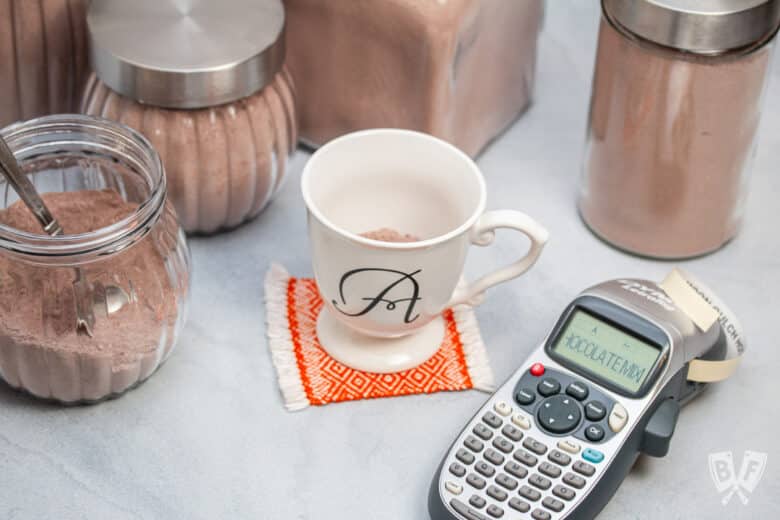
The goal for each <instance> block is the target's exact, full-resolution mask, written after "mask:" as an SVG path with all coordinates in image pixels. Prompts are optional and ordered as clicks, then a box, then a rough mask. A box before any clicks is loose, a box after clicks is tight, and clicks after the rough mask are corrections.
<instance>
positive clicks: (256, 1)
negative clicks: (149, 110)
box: [87, 0, 285, 108]
mask: <svg viewBox="0 0 780 520" xmlns="http://www.w3.org/2000/svg"><path fill="white" fill-rule="evenodd" d="M284 21H285V17H284V7H283V5H282V3H281V0H100V1H99V2H91V4H90V7H89V11H88V15H87V24H88V28H89V36H90V40H91V48H92V50H91V53H92V65H93V67H94V69H95V72H96V74H97V76H98V77H99V78H100V79H101V80H102V81H103V82H104V83H105V84H106V85H108V86H109V87H110V88H111V89H113V90H115V91H116V92H118V93H120V94H123V95H125V96H128V97H131V98H133V99H135V100H137V101H140V102H142V103H147V104H150V105H157V106H161V107H167V108H201V107H207V106H215V105H220V104H223V103H229V102H231V101H235V100H237V99H241V98H244V97H247V96H249V95H251V94H254V93H255V92H257V91H259V90H261V89H262V88H263V87H265V86H266V85H267V84H268V83H270V82H271V81H272V80H273V77H274V75H275V74H276V73H277V72H278V71H279V70H280V69H281V67H282V64H283V62H284Z"/></svg>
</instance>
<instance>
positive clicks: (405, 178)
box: [301, 129, 548, 338]
mask: <svg viewBox="0 0 780 520" xmlns="http://www.w3.org/2000/svg"><path fill="white" fill-rule="evenodd" d="M301 187H302V191H303V198H304V200H305V202H306V207H307V209H308V226H309V239H310V241H311V248H312V263H313V267H314V274H315V278H316V280H317V284H318V286H319V290H320V293H321V295H322V298H323V301H324V303H325V305H326V306H327V310H328V312H329V313H330V314H331V315H332V316H334V317H335V318H337V319H338V320H339V321H340V322H341V323H343V324H345V325H346V326H348V327H349V328H351V329H352V330H354V331H357V332H359V333H361V334H364V335H368V336H373V337H379V338H394V337H400V336H404V335H408V334H410V333H413V332H415V331H416V330H418V329H420V328H421V327H423V326H425V325H426V324H428V323H429V322H431V321H432V320H434V318H436V317H438V316H439V315H440V314H441V313H442V311H443V310H444V309H446V308H447V307H450V306H453V305H457V304H460V303H473V302H475V301H477V300H479V299H480V298H481V296H482V294H483V293H484V292H485V291H486V290H487V289H488V288H490V287H492V286H494V285H497V284H500V283H502V282H506V281H508V280H511V279H513V278H516V277H518V276H520V275H521V274H523V273H524V272H525V271H527V270H528V269H529V268H530V267H531V266H532V265H533V264H534V262H536V260H537V258H538V257H539V254H540V253H541V251H542V248H543V247H544V244H545V242H546V241H547V237H548V233H547V231H546V230H545V229H544V228H543V227H542V226H541V225H539V224H538V223H537V222H535V221H534V220H533V219H531V218H530V217H528V216H527V215H525V214H524V213H521V212H519V211H512V210H500V211H488V212H485V199H486V194H485V180H484V178H483V177H482V174H481V173H480V171H479V169H478V167H477V165H476V164H475V163H474V161H472V160H471V158H469V157H468V156H467V155H466V154H465V153H463V152H461V151H460V150H459V149H457V148H456V147H454V146H452V145H451V144H449V143H446V142H445V141H442V140H440V139H437V138H435V137H433V136H430V135H428V134H423V133H419V132H413V131H408V130H396V129H376V130H366V131H360V132H355V133H352V134H347V135H345V136H342V137H339V138H337V139H335V140H333V141H331V142H329V143H327V144H326V145H325V146H323V147H321V148H320V149H319V150H317V151H316V152H315V153H314V154H313V155H312V157H311V159H309V161H308V163H307V164H306V167H305V168H304V171H303V178H302V181H301ZM383 228H389V229H392V230H395V231H398V232H400V233H402V234H409V235H412V236H414V237H416V238H419V240H416V241H413V242H384V241H378V240H373V239H369V238H365V237H363V236H361V234H362V233H366V232H370V231H375V230H378V229H383ZM498 228H509V229H515V230H517V231H520V232H521V233H523V234H525V235H527V236H528V238H529V239H530V241H531V245H530V249H529V250H528V252H527V253H526V255H525V256H524V257H523V258H521V259H520V260H518V261H516V262H514V263H513V264H511V265H509V266H506V267H503V268H501V269H498V270H497V271H495V272H492V273H490V274H487V275H485V276H483V277H482V278H480V279H478V280H477V281H476V282H473V283H470V284H467V285H463V284H461V285H459V284H458V282H459V280H460V279H461V276H462V274H463V268H464V264H465V261H466V252H467V250H468V248H469V246H470V245H471V244H476V245H479V246H487V245H489V244H490V243H491V242H493V239H494V231H495V230H496V229H498Z"/></svg>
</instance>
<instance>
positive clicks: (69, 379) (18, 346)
mask: <svg viewBox="0 0 780 520" xmlns="http://www.w3.org/2000/svg"><path fill="white" fill-rule="evenodd" d="M43 199H44V201H45V202H46V204H47V206H48V207H49V208H50V210H51V212H52V214H53V215H55V216H56V218H57V219H58V220H59V221H60V223H61V225H62V227H63V229H64V230H65V231H66V232H67V233H69V234H79V233H88V232H91V231H96V230H98V229H101V228H104V227H107V226H110V225H112V224H115V223H117V222H119V221H121V220H122V219H124V218H125V217H127V216H129V215H131V214H132V213H134V212H135V211H136V210H137V208H138V204H136V203H133V202H126V201H125V200H124V199H123V198H122V197H121V196H120V195H119V194H118V193H116V192H115V191H111V190H104V191H91V190H84V191H76V192H66V193H47V194H44V195H43ZM0 224H3V225H5V226H8V227H12V228H15V229H17V230H21V231H25V232H28V233H34V234H42V233H43V232H42V231H41V228H40V225H39V224H38V223H37V221H36V220H35V218H34V217H33V215H32V214H31V213H30V212H29V210H28V209H27V208H26V207H25V206H24V205H23V204H22V203H21V202H17V203H15V204H13V205H12V206H10V207H9V208H7V209H4V210H0ZM81 271H82V276H83V277H84V278H85V279H86V280H88V283H90V292H93V291H96V289H95V287H96V285H97V283H98V282H99V284H101V285H102V286H103V287H108V286H112V285H113V287H114V288H121V289H122V290H123V291H125V293H126V294H127V297H128V298H129V301H128V302H127V303H126V304H125V305H124V306H122V307H121V308H120V309H119V310H117V311H116V312H112V313H111V315H110V316H108V315H107V312H105V311H103V312H102V313H101V311H100V308H99V307H98V308H96V309H95V326H94V328H93V335H92V336H91V337H90V336H88V335H86V334H85V333H84V332H83V331H81V332H80V331H78V330H77V327H76V304H75V293H74V282H76V280H77V278H78V276H79V274H78V273H77V269H76V268H75V267H73V266H60V265H36V264H32V263H29V262H26V261H24V260H22V259H20V258H16V257H13V256H10V255H7V254H0V374H1V375H2V376H3V378H4V379H5V380H6V381H7V382H8V383H9V384H11V386H14V387H21V388H24V389H26V390H28V391H30V392H31V393H33V394H35V395H37V396H40V397H50V398H54V399H58V400H61V401H71V400H78V399H81V398H83V397H84V396H86V397H87V398H94V399H99V398H102V397H104V396H105V395H102V394H103V393H104V392H105V390H104V389H105V388H106V384H107V383H106V379H110V385H111V386H112V387H113V388H112V389H111V390H112V392H113V393H118V392H120V391H122V390H124V389H126V388H127V387H128V386H129V385H131V384H133V383H135V382H137V381H138V380H141V379H143V378H145V377H146V376H148V375H149V374H150V373H151V371H153V369H154V368H156V366H157V365H158V364H159V356H160V353H159V352H158V351H157V350H158V345H159V344H161V338H160V337H159V335H160V330H161V329H162V327H161V326H160V323H161V322H162V321H167V322H169V323H172V322H174V321H175V319H176V305H175V304H171V303H170V302H171V301H172V300H175V298H174V296H173V295H172V294H171V293H172V289H171V287H170V284H168V283H162V282H161V281H163V280H167V279H168V274H167V273H166V269H165V264H164V261H163V257H162V255H161V254H160V253H159V251H158V250H157V249H156V247H155V244H154V242H153V241H152V240H151V235H147V236H145V237H144V238H142V239H141V240H140V241H139V242H137V243H135V244H134V245H132V246H130V247H129V248H127V249H125V250H122V251H120V252H117V253H114V254H112V255H108V256H106V257H105V258H103V259H99V260H97V261H95V262H91V263H86V264H84V265H83V266H82V267H81ZM164 302H165V303H164ZM105 308H106V307H105V305H104V309H105ZM92 387H94V388H95V389H98V388H100V389H101V390H94V392H99V393H94V394H93V395H90V388H92Z"/></svg>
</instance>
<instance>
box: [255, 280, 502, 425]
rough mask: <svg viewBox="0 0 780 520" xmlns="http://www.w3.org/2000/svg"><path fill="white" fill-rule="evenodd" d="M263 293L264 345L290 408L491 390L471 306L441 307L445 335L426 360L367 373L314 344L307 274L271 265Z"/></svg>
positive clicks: (314, 310)
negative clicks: (392, 370)
mask: <svg viewBox="0 0 780 520" xmlns="http://www.w3.org/2000/svg"><path fill="white" fill-rule="evenodd" d="M265 298H266V323H267V327H266V330H267V333H268V347H269V349H270V351H271V357H272V359H273V363H274V366H275V367H276V373H277V376H278V378H279V387H280V388H281V391H282V395H283V397H284V402H285V406H286V407H287V409H288V410H290V411H293V410H302V409H304V408H306V407H308V406H310V405H316V406H320V405H325V404H329V403H336V402H341V401H354V400H358V399H374V398H378V397H397V396H402V395H412V394H431V393H434V392H442V391H452V390H469V389H472V388H473V389H476V390H482V391H485V392H492V391H493V390H494V380H493V372H492V371H491V369H490V364H489V362H488V358H487V351H486V349H485V344H484V343H483V342H482V337H481V336H480V334H479V327H478V325H477V320H476V318H475V317H474V312H473V310H472V309H471V307H468V306H465V305H459V306H457V307H455V308H453V309H447V310H445V311H444V313H443V317H444V321H445V324H446V334H445V338H444V340H443V341H442V344H441V348H439V350H438V352H436V354H434V355H433V357H431V358H430V359H429V360H428V361H426V362H425V363H423V364H422V365H420V366H418V367H416V368H413V369H410V370H405V371H403V372H396V373H393V374H375V373H369V372H361V371H359V370H354V369H352V368H349V367H347V366H345V365H342V364H341V363H339V362H338V361H336V360H335V359H333V358H332V357H330V356H329V355H328V353H327V352H325V351H324V350H323V349H322V347H321V346H320V343H319V341H318V340H317V332H316V328H317V316H318V315H319V313H320V310H321V309H322V298H321V297H320V294H319V291H318V290H317V284H316V283H315V281H314V280H313V279H311V278H295V277H292V276H290V275H289V274H288V273H287V271H286V270H285V269H284V268H283V267H282V266H280V265H278V264H274V265H272V266H271V268H270V269H269V271H268V274H267V275H266V278H265Z"/></svg>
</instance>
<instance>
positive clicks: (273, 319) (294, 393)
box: [265, 263, 311, 412]
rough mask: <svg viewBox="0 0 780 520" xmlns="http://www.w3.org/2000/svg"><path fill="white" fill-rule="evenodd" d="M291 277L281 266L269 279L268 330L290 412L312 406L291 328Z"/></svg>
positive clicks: (273, 267) (280, 385) (277, 266)
mask: <svg viewBox="0 0 780 520" xmlns="http://www.w3.org/2000/svg"><path fill="white" fill-rule="evenodd" d="M289 281H290V274H289V273H288V272H287V270H286V269H285V268H284V267H282V266H281V265H279V264H277V263H273V264H271V268H270V269H269V270H268V273H267V274H266V276H265V307H266V331H267V332H268V346H269V349H270V351H271V360H272V361H273V364H274V367H276V374H277V376H278V378H279V388H280V389H281V391H282V396H283V397H284V405H285V407H286V408H287V410H288V411H291V412H293V411H298V410H303V409H304V408H307V407H308V406H310V405H311V403H310V402H309V399H308V397H307V396H306V391H305V390H304V388H303V383H302V382H301V377H300V373H299V370H298V361H297V359H296V358H295V347H294V345H293V340H292V335H291V333H290V329H289V327H288V323H289V316H288V314H287V308H288V302H287V285H288V284H289Z"/></svg>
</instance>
